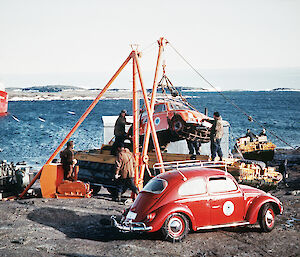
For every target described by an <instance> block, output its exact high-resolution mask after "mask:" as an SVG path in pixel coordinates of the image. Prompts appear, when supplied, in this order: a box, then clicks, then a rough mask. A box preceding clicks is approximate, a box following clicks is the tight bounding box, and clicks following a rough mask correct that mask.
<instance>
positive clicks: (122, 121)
mask: <svg viewBox="0 0 300 257" xmlns="http://www.w3.org/2000/svg"><path fill="white" fill-rule="evenodd" d="M126 113H127V111H126V110H122V111H121V112H120V114H119V117H118V119H117V120H116V123H115V128H114V135H115V142H114V144H113V146H112V149H111V154H113V155H116V150H117V147H118V146H119V145H120V144H124V140H125V138H126V132H125V125H131V123H130V122H127V121H126V118H125V116H126Z"/></svg>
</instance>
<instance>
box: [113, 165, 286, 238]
mask: <svg viewBox="0 0 300 257" xmlns="http://www.w3.org/2000/svg"><path fill="white" fill-rule="evenodd" d="M207 164H209V163H206V167H205V164H203V163H202V164H201V166H202V167H201V166H199V165H198V166H194V167H188V168H178V169H173V170H171V171H168V172H165V173H162V174H160V175H158V176H156V177H155V178H153V179H151V180H150V181H149V182H148V183H147V185H146V186H145V187H144V189H143V190H142V191H141V192H140V193H139V195H138V196H137V198H136V200H135V201H134V203H133V205H132V206H131V207H130V208H129V209H128V210H127V211H125V212H124V214H123V218H122V219H121V221H120V223H118V222H117V220H116V219H115V217H112V220H113V223H114V225H115V226H116V227H117V228H118V229H119V230H121V231H124V232H125V231H148V232H154V231H158V230H161V231H162V233H163V234H164V236H165V237H166V239H167V240H169V241H180V240H182V239H183V238H184V237H185V236H186V235H187V234H188V232H189V230H190V229H192V230H194V231H196V230H200V229H212V228H221V227H234V226H244V225H248V224H255V223H256V222H257V221H258V222H259V224H260V227H261V229H262V231H265V232H269V231H271V230H272V229H273V228H274V225H275V215H276V214H282V212H283V206H282V204H281V202H280V201H279V200H278V199H277V198H276V197H274V196H272V195H270V194H267V193H265V192H263V191H261V190H259V189H256V188H253V187H250V186H245V185H239V184H238V183H237V182H236V180H235V179H234V178H233V177H232V176H231V175H230V174H229V173H227V172H225V171H222V170H219V169H216V164H211V165H213V166H211V165H207ZM203 165H204V166H203ZM223 166H224V164H223Z"/></svg>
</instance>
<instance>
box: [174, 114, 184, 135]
mask: <svg viewBox="0 0 300 257" xmlns="http://www.w3.org/2000/svg"><path fill="white" fill-rule="evenodd" d="M184 126H185V124H184V121H183V120H182V118H181V117H174V118H173V119H172V130H173V131H174V132H176V133H180V132H182V131H183V128H184Z"/></svg>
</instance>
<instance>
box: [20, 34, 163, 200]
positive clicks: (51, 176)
mask: <svg viewBox="0 0 300 257" xmlns="http://www.w3.org/2000/svg"><path fill="white" fill-rule="evenodd" d="M164 44H167V41H166V40H165V39H164V38H163V37H162V38H160V39H159V40H158V45H159V51H158V57H157V63H156V69H155V76H154V82H153V89H152V97H151V102H150V104H149V101H148V98H147V92H146V88H145V86H144V82H143V79H142V72H141V68H140V64H139V56H140V53H139V52H138V51H137V50H132V51H131V53H130V54H129V56H128V57H127V58H126V60H125V61H124V62H123V64H122V65H121V66H120V68H119V69H118V70H117V71H116V73H115V74H114V75H113V76H112V78H111V79H110V80H109V82H108V83H107V84H106V86H105V87H104V88H103V89H102V90H101V92H100V93H99V95H98V96H97V97H96V98H95V100H94V101H93V102H92V103H91V105H90V106H89V107H88V108H87V110H86V111H85V112H84V114H83V115H82V116H81V117H80V118H79V120H78V121H77V123H76V124H75V125H74V127H73V128H72V129H71V131H70V132H69V133H68V135H67V136H66V137H65V138H64V140H63V141H62V142H61V143H60V145H59V146H58V147H57V149H56V150H55V151H54V152H53V154H52V155H51V156H50V158H49V159H48V160H47V162H46V163H45V165H44V166H43V167H42V168H41V169H40V171H39V172H38V173H37V174H36V175H35V177H34V178H33V180H32V181H31V182H30V184H29V185H28V186H27V187H26V188H25V190H24V191H23V192H22V193H21V194H20V195H19V198H22V197H23V196H24V195H25V194H26V192H27V191H28V190H29V189H30V188H31V186H32V185H33V184H34V183H35V182H36V180H37V179H38V178H39V177H40V176H41V180H43V181H41V189H42V194H43V197H59V194H58V192H57V190H58V188H59V187H60V189H61V190H62V191H63V192H69V193H68V194H64V195H63V196H62V197H65V198H69V197H72V198H74V197H90V192H89V187H85V185H84V183H82V182H80V183H81V184H80V183H78V182H79V181H74V182H69V183H62V172H63V170H62V169H61V168H57V167H55V169H53V167H50V165H51V162H52V161H53V159H54V158H55V156H56V155H57V154H58V153H59V151H60V150H61V149H62V148H63V146H64V145H65V144H66V143H67V141H68V140H69V139H70V138H71V136H72V135H73V134H74V132H75V131H76V130H77V129H78V127H79V126H80V124H81V123H82V122H83V121H84V120H85V118H86V117H87V116H88V115H89V113H90V112H91V111H92V110H93V108H94V107H95V106H96V104H97V103H98V102H99V100H100V99H101V97H102V96H103V95H104V93H105V92H106V91H107V89H108V88H109V87H110V85H111V84H112V83H113V81H114V80H115V79H116V78H117V76H118V75H119V74H120V72H121V71H122V70H123V69H124V67H125V66H126V65H127V64H128V62H129V61H130V60H131V59H132V61H133V154H134V157H135V161H136V163H139V165H137V166H136V169H135V184H136V185H137V186H138V188H139V189H141V188H142V187H143V177H144V171H145V165H147V161H148V156H147V152H148V144H149V138H150V132H151V134H152V139H153V142H154V146H155V152H156V158H157V161H158V162H159V163H162V162H163V159H162V155H161V151H160V147H159V142H158V138H157V134H156V130H155V126H154V122H153V110H154V104H155V98H156V91H157V73H158V67H159V63H160V59H161V53H162V50H163V46H164ZM136 73H138V76H139V81H140V86H141V90H142V93H143V98H144V103H145V107H146V111H147V115H148V121H149V122H148V124H147V129H146V134H145V138H144V143H143V151H142V156H140V153H139V115H138V113H139V110H138V97H137V86H136ZM139 167H141V169H140V171H139ZM162 172H164V171H163V170H162ZM83 191H85V193H82V192H83ZM43 192H46V193H43ZM79 192H81V193H79Z"/></svg>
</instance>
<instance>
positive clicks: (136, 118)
mask: <svg viewBox="0 0 300 257" xmlns="http://www.w3.org/2000/svg"><path fill="white" fill-rule="evenodd" d="M132 64H133V65H132V71H133V89H132V91H133V103H132V109H133V155H134V159H135V163H136V166H135V170H134V183H135V185H136V186H138V180H139V165H138V164H139V115H138V111H139V110H138V95H137V87H136V63H135V59H134V58H133V59H132Z"/></svg>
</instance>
